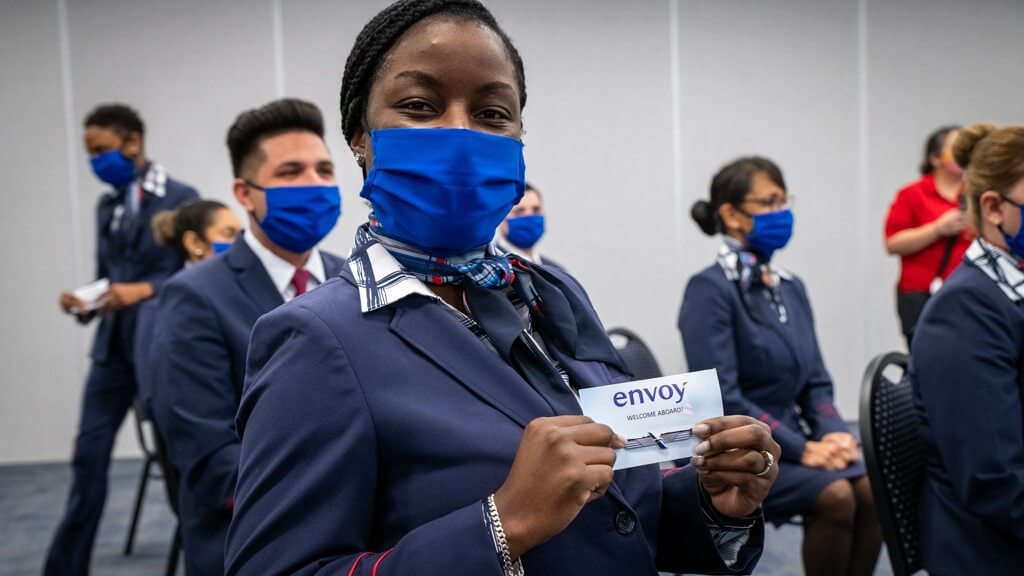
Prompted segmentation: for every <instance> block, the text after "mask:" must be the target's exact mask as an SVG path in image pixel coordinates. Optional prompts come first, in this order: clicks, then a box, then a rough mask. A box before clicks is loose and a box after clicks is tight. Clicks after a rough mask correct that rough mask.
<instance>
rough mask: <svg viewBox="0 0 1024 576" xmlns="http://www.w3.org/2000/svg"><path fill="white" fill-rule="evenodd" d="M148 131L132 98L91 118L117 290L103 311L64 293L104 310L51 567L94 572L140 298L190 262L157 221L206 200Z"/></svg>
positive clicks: (99, 256) (103, 248)
mask: <svg viewBox="0 0 1024 576" xmlns="http://www.w3.org/2000/svg"><path fill="white" fill-rule="evenodd" d="M144 134H145V128H144V126H143V123H142V119H141V118H140V117H139V115H138V113H137V112H136V111H135V110H133V109H131V108H129V107H127V106H124V105H120V104H112V105H103V106H99V107H97V108H96V109H95V110H93V111H92V112H91V113H90V114H89V116H87V117H86V119H85V147H86V150H87V151H88V153H89V156H90V161H91V164H92V168H93V171H94V172H95V174H96V177H97V178H99V179H100V180H101V181H103V182H104V183H106V184H109V185H110V186H112V188H113V189H112V190H110V191H109V192H107V193H106V194H104V195H103V196H102V197H101V198H100V200H99V203H98V205H97V208H96V236H97V238H96V277H97V278H99V279H103V278H105V279H107V280H109V282H110V287H109V289H108V290H107V292H106V294H104V295H103V296H102V297H101V298H100V299H99V302H100V303H101V305H100V306H99V307H98V308H95V309H93V308H91V306H90V303H88V302H83V301H81V300H80V299H79V298H78V297H76V296H75V295H74V294H73V293H71V292H64V293H62V294H61V296H60V305H61V308H62V309H63V310H64V312H66V313H68V314H73V315H74V316H75V317H76V318H77V319H78V321H79V322H81V323H83V324H86V323H88V322H90V321H91V320H92V319H93V318H95V317H97V316H99V317H100V326H99V329H98V330H97V331H96V338H95V340H94V342H93V346H92V353H91V357H92V367H91V368H90V369H89V376H88V378H87V379H86V384H85V392H84V394H83V397H82V415H81V419H80V421H79V425H78V437H77V438H76V440H75V452H74V458H73V464H72V466H73V478H72V483H71V494H70V496H69V497H68V502H67V508H66V510H65V513H64V518H63V519H62V520H61V523H60V525H59V526H58V528H57V533H56V535H55V536H54V539H53V543H52V545H51V547H50V551H49V554H48V556H47V560H46V567H45V571H44V572H45V574H61V575H67V574H87V573H88V572H89V560H90V558H91V556H92V544H93V540H94V539H95V537H96V528H97V527H98V526H99V521H100V517H101V516H102V515H103V504H104V502H105V501H106V496H107V468H108V467H109V465H110V453H111V450H112V449H113V445H114V438H115V436H116V435H117V430H118V428H120V427H121V422H122V421H123V420H124V417H125V415H126V414H127V412H128V407H129V406H131V404H132V399H133V398H134V396H135V389H136V383H135V372H134V366H133V354H132V345H133V340H134V336H135V322H136V314H137V312H138V305H139V304H140V303H141V302H143V301H145V300H147V299H149V298H151V297H153V296H154V295H155V294H156V293H158V292H160V289H161V285H162V284H163V283H164V281H165V280H166V279H167V277H168V276H170V275H171V274H173V273H174V272H176V271H177V270H178V269H179V268H181V266H182V261H181V258H180V257H179V256H178V255H177V254H176V253H175V252H174V251H173V250H168V249H166V248H162V247H160V246H157V244H156V242H154V240H153V233H152V231H151V230H150V227H149V221H150V219H152V217H153V215H154V214H156V213H157V212H159V211H161V210H169V209H172V208H175V207H177V206H178V205H180V204H182V203H184V202H187V201H189V200H192V199H194V198H197V197H198V194H197V193H196V191H195V190H194V189H193V188H191V187H190V186H188V185H186V184H182V183H181V182H178V181H175V180H172V179H171V178H169V177H168V176H167V171H166V170H164V168H163V166H160V165H159V164H157V163H155V162H151V161H149V160H148V159H147V158H146V155H145V150H144V146H143V140H144Z"/></svg>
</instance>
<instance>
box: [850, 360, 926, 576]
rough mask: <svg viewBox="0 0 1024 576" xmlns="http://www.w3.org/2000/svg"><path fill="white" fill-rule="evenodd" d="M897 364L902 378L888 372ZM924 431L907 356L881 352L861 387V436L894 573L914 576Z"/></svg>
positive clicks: (918, 554) (918, 552) (918, 555)
mask: <svg viewBox="0 0 1024 576" xmlns="http://www.w3.org/2000/svg"><path fill="white" fill-rule="evenodd" d="M893 367H896V368H898V369H901V370H902V372H903V375H902V377H901V378H895V379H893V378H890V377H889V376H887V375H886V371H887V369H891V368H893ZM920 429H921V416H920V414H918V412H917V410H916V409H915V408H914V394H913V388H912V386H911V383H910V378H909V377H908V376H907V356H906V355H905V354H903V353H900V352H889V353H887V354H881V355H879V356H876V357H875V358H874V359H873V360H872V361H871V363H870V364H868V367H867V370H866V371H865V373H864V382H863V383H862V385H861V396H860V434H861V443H862V444H863V448H864V463H865V464H866V465H867V469H868V477H869V478H870V480H871V491H872V492H873V493H874V496H875V507H876V509H877V510H878V519H879V522H880V523H881V525H882V536H883V538H884V539H885V545H886V548H887V549H888V551H889V561H890V563H891V564H892V571H893V574H894V576H909V575H911V574H913V573H915V572H917V571H918V570H920V569H921V548H920V545H919V535H920V522H919V520H918V515H917V514H918V502H919V501H920V496H921V490H922V488H923V486H924V477H925V465H926V462H925V459H926V449H925V445H924V442H923V440H922V439H921V435H920Z"/></svg>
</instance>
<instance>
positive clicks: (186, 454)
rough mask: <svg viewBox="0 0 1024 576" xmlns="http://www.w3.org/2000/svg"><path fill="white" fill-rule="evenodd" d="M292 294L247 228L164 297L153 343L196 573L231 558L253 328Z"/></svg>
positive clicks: (161, 409) (331, 270)
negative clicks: (239, 429) (280, 286)
mask: <svg viewBox="0 0 1024 576" xmlns="http://www.w3.org/2000/svg"><path fill="white" fill-rule="evenodd" d="M320 254H321V256H322V258H323V263H324V270H325V272H326V275H327V277H328V278H330V277H332V276H336V275H337V274H338V273H339V272H340V271H341V268H342V265H343V264H344V260H343V259H342V258H339V257H337V256H334V255H332V254H329V253H327V252H323V251H321V252H320ZM283 302H284V301H283V299H282V298H281V294H280V292H278V290H277V287H275V286H274V284H273V281H272V280H271V279H270V275H269V274H268V273H267V271H266V268H264V267H263V263H262V262H260V260H259V258H258V257H257V256H256V254H255V253H253V251H252V249H250V248H249V245H248V244H247V243H246V242H245V240H244V239H243V238H241V237H239V238H238V239H237V240H236V241H235V243H234V245H233V246H232V247H231V249H229V250H228V251H227V252H226V253H224V254H222V255H220V256H217V257H215V258H213V259H211V260H208V261H205V262H201V263H199V264H196V265H195V266H193V267H191V268H189V269H187V270H183V271H182V272H181V273H179V274H177V275H175V276H174V277H173V278H172V279H170V280H169V281H168V282H167V283H166V284H165V285H164V288H163V292H162V294H161V296H160V312H159V314H158V318H157V326H159V332H160V334H159V335H158V336H156V338H157V340H156V341H155V342H154V346H156V348H153V349H151V350H150V354H151V357H152V358H153V370H154V371H155V372H154V373H153V377H154V386H153V411H154V416H155V420H156V422H157V423H158V425H159V426H160V427H161V432H162V433H163V436H164V438H165V439H166V441H167V448H168V452H169V453H170V456H171V460H172V462H173V463H174V465H175V467H176V468H177V469H178V470H179V471H180V472H181V475H182V476H181V488H180V498H179V504H180V510H181V515H182V537H183V538H184V543H185V548H186V549H187V550H188V553H187V554H186V565H187V567H188V568H189V573H190V574H192V573H196V574H212V573H216V572H219V571H220V570H221V569H222V567H223V562H224V551H223V550H224V533H225V532H226V530H227V525H228V522H229V521H230V507H231V505H230V502H231V498H232V495H233V493H234V487H235V476H236V474H237V469H238V449H239V441H238V435H237V434H236V433H235V413H236V411H237V410H238V403H239V400H240V398H241V395H242V381H243V378H244V376H245V357H246V352H247V350H248V347H249V335H250V333H251V331H252V327H253V324H255V323H256V320H257V319H258V318H259V317H260V316H261V315H263V314H265V313H267V312H269V311H271V310H273V309H274V308H276V307H278V306H280V305H281V304H282V303H283ZM213 567H215V568H213Z"/></svg>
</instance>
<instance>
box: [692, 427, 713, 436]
mask: <svg viewBox="0 0 1024 576" xmlns="http://www.w3.org/2000/svg"><path fill="white" fill-rule="evenodd" d="M710 431H711V429H710V428H709V427H708V425H707V424H694V425H693V435H694V436H699V437H701V438H704V437H705V436H707V435H708V432H710Z"/></svg>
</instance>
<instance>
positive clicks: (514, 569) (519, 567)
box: [487, 494, 526, 576]
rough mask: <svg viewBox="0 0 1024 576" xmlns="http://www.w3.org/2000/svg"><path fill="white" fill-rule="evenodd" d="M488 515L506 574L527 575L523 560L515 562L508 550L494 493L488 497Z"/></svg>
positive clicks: (517, 559) (512, 575) (495, 544)
mask: <svg viewBox="0 0 1024 576" xmlns="http://www.w3.org/2000/svg"><path fill="white" fill-rule="evenodd" d="M487 516H488V517H489V518H490V520H491V536H492V537H493V538H494V546H495V547H496V548H497V549H498V553H499V554H500V555H501V564H502V568H503V569H504V571H505V576H526V572H525V571H524V570H523V562H522V560H521V559H519V558H516V561H515V562H513V561H512V555H511V554H510V553H509V550H508V540H507V539H506V538H505V529H504V528H502V527H501V517H500V516H498V507H497V506H495V505H494V494H491V495H490V496H488V497H487Z"/></svg>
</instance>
